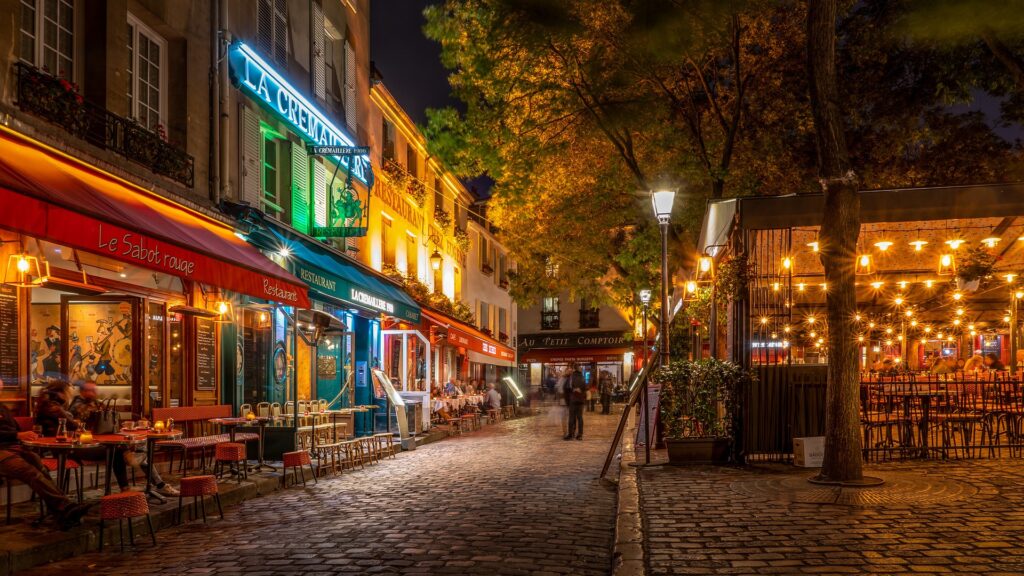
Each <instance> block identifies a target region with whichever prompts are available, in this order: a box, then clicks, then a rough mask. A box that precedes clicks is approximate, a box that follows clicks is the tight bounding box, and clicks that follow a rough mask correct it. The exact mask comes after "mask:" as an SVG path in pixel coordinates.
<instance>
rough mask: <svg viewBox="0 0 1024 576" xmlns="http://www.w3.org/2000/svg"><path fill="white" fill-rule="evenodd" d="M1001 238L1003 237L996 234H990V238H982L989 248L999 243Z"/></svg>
mask: <svg viewBox="0 0 1024 576" xmlns="http://www.w3.org/2000/svg"><path fill="white" fill-rule="evenodd" d="M999 240H1001V238H998V237H996V236H989V237H988V238H985V239H984V240H982V241H981V243H982V244H984V245H985V246H987V247H988V248H995V247H996V244H999Z"/></svg>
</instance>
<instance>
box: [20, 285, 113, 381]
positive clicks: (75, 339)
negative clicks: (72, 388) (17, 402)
mask: <svg viewBox="0 0 1024 576" xmlns="http://www.w3.org/2000/svg"><path fill="white" fill-rule="evenodd" d="M53 307H54V308H57V309H58V310H59V306H57V305H53ZM59 325H60V323H59V322H58V323H57V324H56V325H48V327H47V328H46V330H47V332H48V333H49V332H50V331H51V330H52V329H53V328H55V327H56V326H59ZM33 326H36V324H35V319H34V318H33ZM40 326H42V324H40ZM56 334H57V338H58V339H59V338H60V337H61V334H60V330H59V329H58V330H57V332H56ZM67 337H68V364H67V366H68V375H69V376H70V378H71V381H72V382H81V381H87V382H95V383H97V384H99V385H115V386H128V385H130V384H131V381H132V305H131V303H130V302H88V303H84V302H83V303H73V304H69V305H68V336H67ZM45 343H46V341H45V340H44V346H45ZM57 349H58V350H59V349H60V346H59V340H58V347H57ZM40 364H41V366H42V368H43V370H44V372H45V371H48V370H49V369H50V368H52V365H47V363H46V362H45V361H43V362H41V363H40Z"/></svg>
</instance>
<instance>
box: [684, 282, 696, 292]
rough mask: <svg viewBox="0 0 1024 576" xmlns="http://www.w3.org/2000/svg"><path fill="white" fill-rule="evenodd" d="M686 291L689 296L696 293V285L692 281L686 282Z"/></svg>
mask: <svg viewBox="0 0 1024 576" xmlns="http://www.w3.org/2000/svg"><path fill="white" fill-rule="evenodd" d="M686 291H687V292H689V293H691V294H693V293H694V292H696V291H697V283H696V282H694V281H693V280H690V281H689V282H687V283H686Z"/></svg>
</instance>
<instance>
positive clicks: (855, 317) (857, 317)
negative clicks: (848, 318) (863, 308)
mask: <svg viewBox="0 0 1024 576" xmlns="http://www.w3.org/2000/svg"><path fill="white" fill-rule="evenodd" d="M853 319H854V320H856V321H857V322H860V314H857V315H855V316H854V317H853Z"/></svg>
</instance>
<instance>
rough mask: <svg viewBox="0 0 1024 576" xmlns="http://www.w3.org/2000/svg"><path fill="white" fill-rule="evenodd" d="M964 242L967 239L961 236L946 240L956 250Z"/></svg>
mask: <svg viewBox="0 0 1024 576" xmlns="http://www.w3.org/2000/svg"><path fill="white" fill-rule="evenodd" d="M964 242H966V240H961V239H960V238H955V239H953V240H946V244H947V245H948V246H949V247H950V248H952V249H953V250H956V249H958V248H960V246H962V245H963V243H964Z"/></svg>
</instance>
